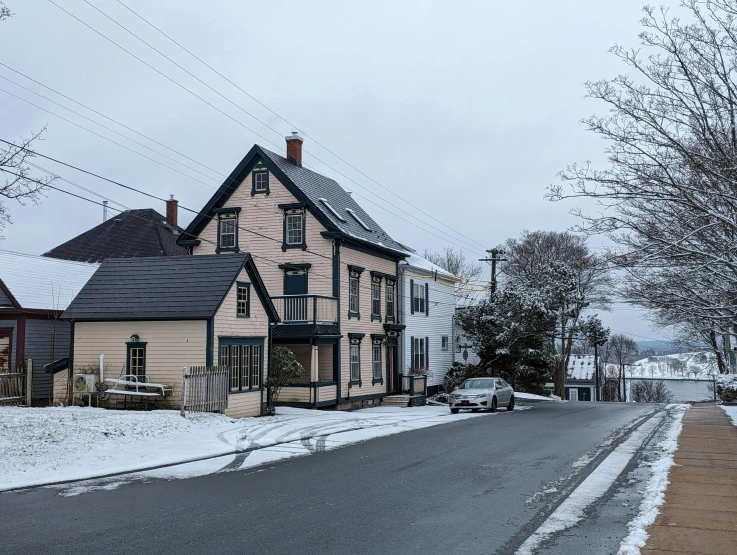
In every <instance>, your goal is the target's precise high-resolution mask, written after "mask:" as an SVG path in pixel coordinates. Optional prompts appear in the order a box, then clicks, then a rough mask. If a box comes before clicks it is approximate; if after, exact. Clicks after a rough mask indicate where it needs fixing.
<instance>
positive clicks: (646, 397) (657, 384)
mask: <svg viewBox="0 0 737 555" xmlns="http://www.w3.org/2000/svg"><path fill="white" fill-rule="evenodd" d="M672 398H673V395H672V394H671V392H670V391H668V388H667V387H666V386H665V382H663V381H660V380H657V381H654V380H643V381H638V382H637V383H635V384H633V385H632V400H633V401H634V402H635V403H670V401H671V399H672Z"/></svg>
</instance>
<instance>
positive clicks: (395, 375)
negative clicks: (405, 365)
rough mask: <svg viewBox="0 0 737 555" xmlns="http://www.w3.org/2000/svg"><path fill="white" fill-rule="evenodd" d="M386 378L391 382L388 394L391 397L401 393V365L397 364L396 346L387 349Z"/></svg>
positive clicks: (388, 386)
mask: <svg viewBox="0 0 737 555" xmlns="http://www.w3.org/2000/svg"><path fill="white" fill-rule="evenodd" d="M386 377H387V379H388V380H389V383H388V385H387V393H389V394H390V395H392V394H395V393H399V388H400V386H401V384H400V380H399V364H397V348H396V347H395V346H389V347H387V348H386Z"/></svg>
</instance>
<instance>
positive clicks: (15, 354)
mask: <svg viewBox="0 0 737 555" xmlns="http://www.w3.org/2000/svg"><path fill="white" fill-rule="evenodd" d="M98 266H99V264H87V263H83V262H69V261H67V260H55V259H53V258H45V257H43V256H33V255H28V254H19V253H14V252H8V251H0V372H3V371H8V370H14V369H15V368H18V367H19V366H24V365H25V364H26V362H27V361H28V360H29V359H30V360H33V386H32V394H31V397H32V401H33V403H34V404H46V403H48V402H49V401H50V400H51V398H52V380H51V374H50V371H49V372H47V371H46V370H48V368H44V367H45V366H49V365H51V363H52V362H54V361H62V362H65V359H67V358H68V356H69V349H70V329H69V324H68V323H67V322H66V321H64V320H61V319H60V316H61V314H62V312H63V311H64V310H65V309H66V308H67V306H68V305H69V303H70V302H71V301H72V299H73V298H74V296H75V295H76V294H77V293H79V291H80V290H81V289H82V287H83V286H84V285H85V283H87V280H89V278H90V277H91V276H92V274H94V273H95V271H96V270H97V268H98ZM62 362H60V364H61V363H62Z"/></svg>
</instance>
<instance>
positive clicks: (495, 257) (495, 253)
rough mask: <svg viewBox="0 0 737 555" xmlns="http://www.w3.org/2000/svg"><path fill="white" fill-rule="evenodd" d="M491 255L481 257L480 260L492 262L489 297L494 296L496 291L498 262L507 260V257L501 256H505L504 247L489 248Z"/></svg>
mask: <svg viewBox="0 0 737 555" xmlns="http://www.w3.org/2000/svg"><path fill="white" fill-rule="evenodd" d="M486 252H488V253H489V254H490V255H491V257H490V258H479V262H491V282H490V283H489V297H490V298H492V297H494V293H496V263H497V262H505V261H506V260H507V259H506V258H500V257H501V256H504V254H505V252H504V251H503V250H502V249H487V250H486Z"/></svg>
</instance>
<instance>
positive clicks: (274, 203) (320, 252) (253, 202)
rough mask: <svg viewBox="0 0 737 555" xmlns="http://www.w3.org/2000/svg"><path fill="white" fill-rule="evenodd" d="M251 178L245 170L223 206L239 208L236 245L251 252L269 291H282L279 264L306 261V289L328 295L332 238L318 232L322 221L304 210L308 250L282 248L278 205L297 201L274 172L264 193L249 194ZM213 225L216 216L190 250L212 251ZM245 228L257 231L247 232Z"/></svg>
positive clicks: (216, 238)
mask: <svg viewBox="0 0 737 555" xmlns="http://www.w3.org/2000/svg"><path fill="white" fill-rule="evenodd" d="M251 179H252V178H251V173H249V174H248V175H247V176H246V178H245V180H244V181H243V182H242V183H241V184H240V185H239V186H238V188H237V189H236V190H235V191H234V192H233V194H232V195H231V196H230V198H229V199H228V200H227V201H226V203H225V204H224V207H225V208H240V209H241V211H240V213H239V216H238V227H239V228H240V229H239V230H238V248H239V249H240V250H241V251H247V252H249V253H251V255H252V256H253V258H254V261H255V263H256V265H257V266H258V269H259V273H260V274H261V279H262V280H263V282H264V284H265V285H266V289H267V291H268V292H269V295H271V296H276V295H282V294H284V272H283V271H282V270H281V269H279V264H305V263H309V264H312V267H311V268H310V269H309V270H308V272H307V274H308V285H307V286H308V292H309V293H310V294H315V295H327V296H332V294H333V287H332V281H331V276H332V241H331V240H329V239H325V238H324V237H323V236H322V235H320V233H321V232H323V231H325V228H324V227H323V225H322V224H320V223H319V222H318V221H317V219H315V217H314V216H313V215H312V214H311V213H310V211H309V210H307V211H306V220H305V238H306V244H307V248H308V249H309V250H310V251H312V252H307V251H303V250H301V249H287V250H286V251H284V252H283V251H282V249H281V245H282V241H283V236H284V231H283V230H284V228H283V225H284V223H283V222H284V210H282V209H281V208H279V205H280V204H290V203H295V202H298V201H297V199H296V198H295V197H294V195H292V193H290V192H289V191H288V190H287V188H286V187H285V186H284V185H283V184H282V183H281V182H280V181H279V180H278V179H277V178H276V177H275V176H274V174H270V175H269V190H270V193H269V194H268V195H265V194H257V195H254V196H251ZM217 227H218V225H217V218H215V219H213V220H210V221H209V222H208V224H207V225H206V226H205V228H204V229H203V230H202V232H201V233H200V234H199V238H200V240H201V243H200V245H199V246H198V247H195V248H194V249H193V254H195V255H200V254H214V253H215V249H216V245H217V240H218V237H217ZM246 229H248V230H250V231H253V232H256V233H258V234H260V235H256V234H254V233H249V231H246ZM223 254H224V255H225V254H227V253H223ZM261 257H263V258H261Z"/></svg>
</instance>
